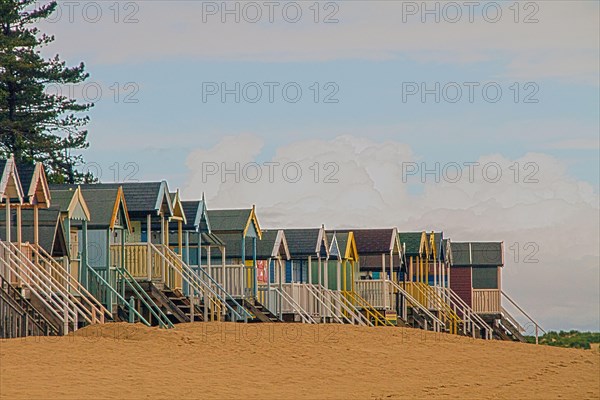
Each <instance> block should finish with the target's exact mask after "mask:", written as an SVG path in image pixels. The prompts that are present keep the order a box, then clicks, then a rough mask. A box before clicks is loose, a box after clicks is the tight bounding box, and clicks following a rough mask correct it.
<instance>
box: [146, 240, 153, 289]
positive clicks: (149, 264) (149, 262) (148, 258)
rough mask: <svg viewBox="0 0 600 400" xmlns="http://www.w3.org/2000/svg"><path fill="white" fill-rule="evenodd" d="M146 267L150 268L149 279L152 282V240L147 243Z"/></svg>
mask: <svg viewBox="0 0 600 400" xmlns="http://www.w3.org/2000/svg"><path fill="white" fill-rule="evenodd" d="M146 247H147V250H146V263H147V265H146V268H147V269H148V281H149V282H152V247H151V244H150V242H148V244H146Z"/></svg>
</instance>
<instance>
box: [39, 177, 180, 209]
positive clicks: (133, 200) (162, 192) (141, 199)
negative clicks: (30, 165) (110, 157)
mask: <svg viewBox="0 0 600 400" xmlns="http://www.w3.org/2000/svg"><path fill="white" fill-rule="evenodd" d="M76 186H77V185H50V189H51V190H53V189H59V190H61V189H62V190H64V189H65V188H69V187H71V188H72V187H76ZM80 186H81V188H82V189H116V188H118V187H119V186H121V187H123V193H124V194H125V200H126V201H127V209H128V210H129V212H130V213H137V214H147V213H152V212H153V213H156V215H158V214H159V213H160V211H161V210H163V211H164V213H165V216H167V217H170V216H172V215H173V205H172V204H171V196H170V195H169V187H168V185H167V182H166V181H160V182H126V183H90V184H84V185H80Z"/></svg>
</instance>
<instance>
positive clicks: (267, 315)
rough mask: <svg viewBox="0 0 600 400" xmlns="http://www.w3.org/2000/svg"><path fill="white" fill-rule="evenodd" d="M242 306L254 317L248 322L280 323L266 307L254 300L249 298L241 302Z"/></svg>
mask: <svg viewBox="0 0 600 400" xmlns="http://www.w3.org/2000/svg"><path fill="white" fill-rule="evenodd" d="M242 306H244V308H246V309H247V310H248V311H250V313H251V314H252V315H253V316H254V318H253V319H252V320H250V321H249V322H282V321H281V320H280V319H279V318H278V317H277V316H276V315H275V314H273V313H272V312H271V311H270V310H269V309H268V308H267V307H265V306H264V305H263V304H261V303H260V302H259V301H258V300H257V299H256V298H254V297H250V298H245V299H243V300H242Z"/></svg>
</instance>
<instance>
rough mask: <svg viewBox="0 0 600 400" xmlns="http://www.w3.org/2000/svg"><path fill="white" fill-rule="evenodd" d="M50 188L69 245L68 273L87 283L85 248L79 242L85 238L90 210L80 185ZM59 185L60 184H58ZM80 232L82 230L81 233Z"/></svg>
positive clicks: (84, 283)
mask: <svg viewBox="0 0 600 400" xmlns="http://www.w3.org/2000/svg"><path fill="white" fill-rule="evenodd" d="M56 187H57V186H53V189H52V201H53V204H54V205H55V206H56V207H57V208H58V209H59V211H60V218H61V221H62V226H63V229H64V231H65V237H66V239H67V244H68V247H69V258H70V263H69V273H70V274H71V275H72V276H73V277H75V279H77V280H78V281H79V282H82V283H83V285H84V286H86V284H87V268H86V267H85V266H86V265H87V249H88V246H87V245H85V243H81V245H80V242H81V241H82V240H85V239H86V238H87V235H86V234H85V232H87V223H88V222H89V221H90V212H89V210H88V206H87V203H86V201H85V199H84V198H83V195H82V194H81V188H80V187H69V188H66V187H65V188H63V190H58V189H56ZM58 187H60V186H58ZM81 232H84V233H83V234H81Z"/></svg>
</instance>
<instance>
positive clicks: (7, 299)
mask: <svg viewBox="0 0 600 400" xmlns="http://www.w3.org/2000/svg"><path fill="white" fill-rule="evenodd" d="M59 334H60V329H59V328H58V327H57V326H56V325H54V324H52V323H51V322H50V321H49V320H48V319H47V318H46V317H45V316H44V315H43V314H42V313H40V312H39V311H38V310H37V309H36V308H35V307H34V306H33V305H32V304H31V303H30V302H29V301H27V299H25V297H23V296H22V295H21V293H20V292H19V290H18V289H16V288H15V287H13V286H12V285H11V284H10V283H9V282H8V281H6V280H5V279H4V278H3V277H1V276H0V339H7V338H17V337H27V336H57V335H59Z"/></svg>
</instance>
